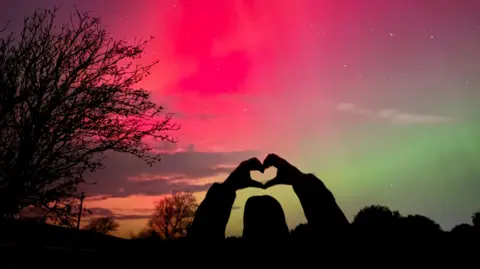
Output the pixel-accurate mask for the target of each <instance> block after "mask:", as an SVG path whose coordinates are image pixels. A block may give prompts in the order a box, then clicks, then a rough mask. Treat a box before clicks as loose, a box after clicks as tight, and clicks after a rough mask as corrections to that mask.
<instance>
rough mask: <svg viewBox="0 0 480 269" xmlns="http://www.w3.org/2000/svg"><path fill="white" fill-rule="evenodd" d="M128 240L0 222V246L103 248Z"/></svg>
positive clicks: (17, 222) (52, 227) (71, 230)
mask: <svg viewBox="0 0 480 269" xmlns="http://www.w3.org/2000/svg"><path fill="white" fill-rule="evenodd" d="M126 242H128V240H126V239H123V238H119V237H114V236H110V235H105V234H100V233H97V232H92V231H84V230H77V229H73V228H66V227H59V226H54V225H50V224H41V223H38V222H33V221H22V220H15V221H4V222H0V244H2V245H3V246H5V245H16V246H26V245H32V246H50V247H71V246H75V247H76V248H104V247H112V246H122V245H125V244H126Z"/></svg>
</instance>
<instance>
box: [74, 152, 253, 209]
mask: <svg viewBox="0 0 480 269" xmlns="http://www.w3.org/2000/svg"><path fill="white" fill-rule="evenodd" d="M106 155H107V159H106V160H105V162H104V164H105V167H106V168H105V169H101V170H98V171H96V172H95V173H89V174H87V175H86V176H85V179H86V180H87V182H94V183H95V184H85V185H83V186H82V189H81V190H82V191H85V193H86V195H87V197H92V198H91V199H93V200H102V199H104V198H112V197H127V196H130V195H162V194H170V193H171V192H172V191H186V190H188V191H192V192H197V191H205V190H207V189H208V188H209V187H210V186H211V184H212V183H213V182H215V181H221V180H223V179H224V177H225V176H226V175H228V173H230V172H231V171H232V170H233V169H234V168H235V167H236V166H237V165H238V164H239V163H240V162H241V161H244V160H246V159H249V158H251V157H254V156H258V153H257V152H255V151H235V152H200V151H197V150H196V149H195V147H194V146H193V145H192V146H189V147H187V149H185V150H182V151H176V152H172V153H161V157H162V159H161V161H160V162H159V163H157V164H155V165H153V166H152V167H149V166H148V165H147V164H145V163H144V162H143V161H142V160H140V159H138V158H136V157H134V156H130V155H128V154H121V153H114V152H109V153H107V154H106Z"/></svg>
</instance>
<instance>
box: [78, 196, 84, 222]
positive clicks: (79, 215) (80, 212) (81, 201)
mask: <svg viewBox="0 0 480 269" xmlns="http://www.w3.org/2000/svg"><path fill="white" fill-rule="evenodd" d="M83 199H85V193H84V192H82V195H81V196H80V210H79V211H78V221H77V230H80V220H81V219H82V211H83Z"/></svg>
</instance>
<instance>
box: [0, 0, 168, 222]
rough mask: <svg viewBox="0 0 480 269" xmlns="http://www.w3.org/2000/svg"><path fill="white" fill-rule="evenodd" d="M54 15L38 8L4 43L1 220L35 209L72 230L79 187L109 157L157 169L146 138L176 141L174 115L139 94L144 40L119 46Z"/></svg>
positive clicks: (88, 22)
mask: <svg viewBox="0 0 480 269" xmlns="http://www.w3.org/2000/svg"><path fill="white" fill-rule="evenodd" d="M56 14H57V9H53V10H39V11H36V12H35V13H34V15H33V16H31V17H30V18H27V19H26V20H25V22H24V27H23V30H22V31H21V33H20V34H19V35H15V34H13V33H12V34H10V35H8V36H7V37H5V35H4V37H0V197H2V202H1V203H0V218H16V217H18V216H19V212H20V211H21V210H22V209H25V208H28V207H34V208H41V209H42V210H43V211H44V212H45V214H46V215H49V217H51V218H54V219H57V220H60V221H62V223H65V224H71V223H72V216H73V215H74V214H75V213H76V212H75V209H76V210H77V212H78V206H77V203H78V199H77V198H76V197H75V195H76V194H77V187H78V185H79V184H81V183H84V179H83V175H84V173H85V172H86V171H95V170H96V169H98V168H101V167H103V166H102V163H103V159H104V155H103V153H105V152H107V151H116V152H123V153H130V154H133V155H135V156H137V157H139V158H141V159H143V160H144V161H145V162H147V163H148V164H150V165H151V164H152V163H155V162H156V161H159V155H156V154H152V153H151V147H150V146H149V144H147V143H146V142H145V138H153V139H154V140H160V141H170V142H175V141H174V140H173V139H172V137H171V136H170V134H169V131H172V130H176V129H178V126H176V125H175V124H173V123H172V121H171V114H165V115H163V114H162V112H163V108H162V106H159V105H157V104H156V103H154V102H153V101H152V100H151V98H150V93H149V92H147V91H145V90H143V89H134V88H133V87H134V86H135V85H136V84H137V83H138V82H139V81H141V80H142V79H143V78H144V77H145V76H146V75H148V74H149V71H150V69H151V67H152V65H154V64H155V62H154V63H152V64H151V65H147V66H142V65H136V64H134V63H133V61H135V60H136V59H137V58H139V57H140V56H141V55H142V53H143V51H144V48H145V46H146V44H147V41H143V40H140V41H138V42H134V43H132V45H129V44H128V43H127V42H126V41H117V40H114V39H112V38H111V37H110V35H109V33H108V32H107V31H106V30H105V29H104V28H102V26H101V25H100V20H99V19H98V18H91V17H90V16H89V15H88V14H87V13H81V12H78V11H77V12H75V13H73V14H71V16H70V21H69V22H68V23H67V24H64V25H57V24H56V19H55V18H56ZM17 36H18V37H17ZM15 37H17V38H15Z"/></svg>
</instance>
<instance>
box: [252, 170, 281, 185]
mask: <svg viewBox="0 0 480 269" xmlns="http://www.w3.org/2000/svg"><path fill="white" fill-rule="evenodd" d="M276 176H277V168H275V167H273V166H272V167H269V168H267V169H265V171H264V172H263V173H262V172H260V171H250V178H251V179H253V180H255V181H258V182H261V183H265V182H267V181H269V180H272V179H274V178H275V177H276Z"/></svg>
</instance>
